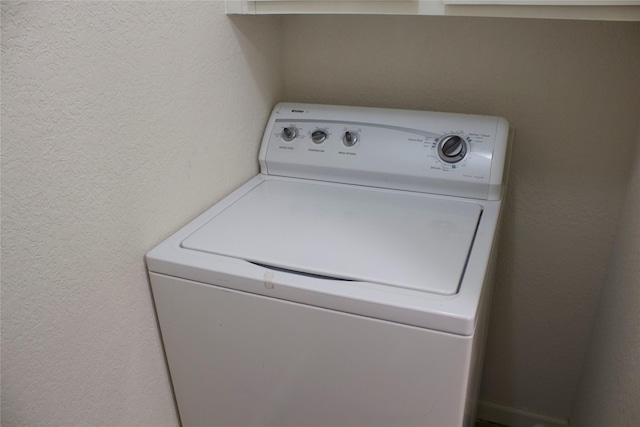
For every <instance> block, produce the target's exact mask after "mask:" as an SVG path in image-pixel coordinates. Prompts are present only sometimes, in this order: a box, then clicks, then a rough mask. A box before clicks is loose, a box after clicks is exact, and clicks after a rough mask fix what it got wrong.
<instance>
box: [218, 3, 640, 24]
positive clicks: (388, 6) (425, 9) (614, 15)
mask: <svg viewBox="0 0 640 427" xmlns="http://www.w3.org/2000/svg"><path fill="white" fill-rule="evenodd" d="M225 3H226V8H227V14H244V15H273V14H276V15H277V14H280V15H286V14H363V15H366V14H373V15H435V16H437V15H441V16H489V17H511V18H545V19H581V20H599V21H640V0H592V1H589V0H555V1H554V0H364V1H363V0H355V1H354V0H252V1H249V0H226V1H225Z"/></svg>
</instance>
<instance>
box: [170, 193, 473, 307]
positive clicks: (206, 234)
mask: <svg viewBox="0 0 640 427" xmlns="http://www.w3.org/2000/svg"><path fill="white" fill-rule="evenodd" d="M481 211H482V208H481V206H480V205H478V204H475V203H462V202H456V201H449V200H438V199H433V198H430V197H428V196H425V195H421V194H414V193H407V192H381V191H376V190H374V189H370V188H362V187H354V186H350V187H347V186H331V185H325V184H322V183H314V182H307V183H303V182H290V181H280V180H267V181H264V182H262V183H261V184H260V185H259V186H257V187H255V188H254V189H253V190H252V191H251V192H249V193H247V194H246V195H244V196H243V197H242V198H241V199H239V200H238V201H236V202H235V203H234V204H233V205H231V206H230V207H228V208H227V209H225V210H224V211H222V212H220V213H219V214H218V215H216V216H215V217H214V218H212V219H211V220H210V221H209V222H208V223H207V224H206V225H205V226H204V227H202V228H201V229H199V230H198V231H196V232H195V233H193V234H192V235H191V236H189V237H188V238H187V239H185V240H184V241H183V243H182V246H183V247H184V248H186V249H193V250H198V251H203V252H209V253H214V254H218V255H224V256H230V257H234V258H238V259H243V260H248V261H253V262H256V263H259V264H263V265H266V266H271V267H278V268H285V269H288V270H293V271H296V272H302V273H311V274H316V275H322V276H329V277H334V278H341V279H349V280H357V281H366V282H374V283H380V284H385V285H390V286H397V287H401V288H408V289H415V290H419V291H424V292H433V293H437V294H441V295H453V294H455V293H456V292H457V291H458V286H459V284H460V280H461V278H462V275H463V274H464V269H465V265H466V262H467V257H468V255H469V251H470V249H471V245H472V243H473V239H474V236H475V233H476V227H477V225H478V221H479V218H480V213H481Z"/></svg>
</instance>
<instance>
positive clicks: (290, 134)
mask: <svg viewBox="0 0 640 427" xmlns="http://www.w3.org/2000/svg"><path fill="white" fill-rule="evenodd" d="M297 137H298V129H296V127H295V126H289V127H286V128H284V129H282V139H284V140H285V141H287V142H291V141H293V140H294V139H296V138H297Z"/></svg>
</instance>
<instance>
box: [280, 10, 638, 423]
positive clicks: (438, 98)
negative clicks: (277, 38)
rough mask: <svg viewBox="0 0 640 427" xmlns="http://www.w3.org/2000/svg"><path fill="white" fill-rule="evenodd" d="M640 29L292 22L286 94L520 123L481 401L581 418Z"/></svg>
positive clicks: (517, 22)
mask: <svg viewBox="0 0 640 427" xmlns="http://www.w3.org/2000/svg"><path fill="white" fill-rule="evenodd" d="M639 31H640V25H639V24H638V23H605V22H579V21H546V20H525V19H487V18H484V19H483V18H445V17H389V16H388V17H375V16H368V17H363V16H289V17H287V18H286V20H285V35H284V36H285V38H284V42H285V95H286V98H287V99H288V100H295V101H308V102H321V103H336V104H352V105H369V106H385V107H399V108H416V109H431V110H443V111H456V112H468V113H481V114H491V115H500V116H503V117H505V118H507V119H508V120H509V121H510V122H511V124H512V126H514V127H515V128H516V139H515V147H514V151H513V158H512V167H511V177H510V179H511V182H510V194H509V200H508V204H507V206H506V212H505V221H504V229H503V230H504V233H503V235H502V240H501V243H500V253H501V257H500V260H499V267H498V272H497V275H498V281H497V286H496V294H495V299H494V309H493V313H492V321H491V327H490V332H489V334H490V336H489V342H488V345H489V348H488V353H487V359H486V369H485V375H484V380H483V387H482V394H481V398H483V399H486V400H491V401H496V402H500V403H504V404H506V405H509V406H515V407H520V408H524V409H529V410H533V411H536V412H541V413H545V414H548V415H553V416H558V417H568V416H569V413H570V407H571V399H572V397H573V395H574V393H575V391H576V388H577V383H578V379H579V375H580V371H581V367H582V364H583V361H584V358H585V355H586V352H587V347H588V341H589V336H590V332H591V329H592V323H593V320H594V316H595V310H596V306H597V302H598V298H599V295H600V290H601V287H602V284H603V282H604V278H605V274H606V266H607V260H608V259H609V253H610V250H611V247H612V244H613V237H614V235H615V232H616V226H617V221H618V218H619V213H620V209H621V205H622V201H623V198H624V190H625V188H626V183H627V177H628V171H629V168H630V158H629V155H630V153H631V149H632V146H633V145H634V141H635V136H636V123H637V117H638V112H639V110H640V73H638V70H640V49H639V48H638V47H639V46H640V34H639Z"/></svg>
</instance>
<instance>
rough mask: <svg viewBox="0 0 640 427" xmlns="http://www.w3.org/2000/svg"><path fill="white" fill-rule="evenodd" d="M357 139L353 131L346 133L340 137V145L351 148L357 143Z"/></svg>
mask: <svg viewBox="0 0 640 427" xmlns="http://www.w3.org/2000/svg"><path fill="white" fill-rule="evenodd" d="M358 140H359V137H358V134H357V133H355V132H353V131H350V130H348V131H346V132H345V133H344V135H343V136H342V143H343V144H344V145H346V146H347V147H353V146H354V145H356V142H358Z"/></svg>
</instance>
